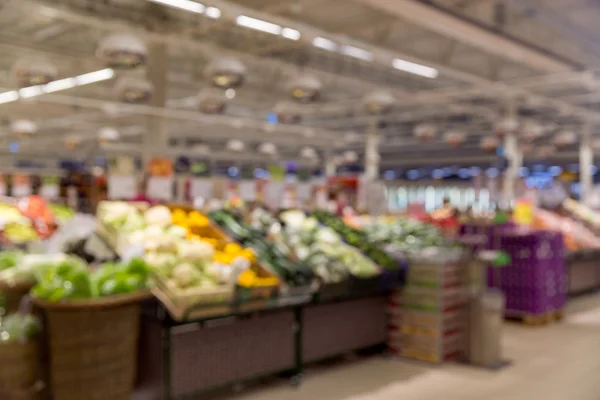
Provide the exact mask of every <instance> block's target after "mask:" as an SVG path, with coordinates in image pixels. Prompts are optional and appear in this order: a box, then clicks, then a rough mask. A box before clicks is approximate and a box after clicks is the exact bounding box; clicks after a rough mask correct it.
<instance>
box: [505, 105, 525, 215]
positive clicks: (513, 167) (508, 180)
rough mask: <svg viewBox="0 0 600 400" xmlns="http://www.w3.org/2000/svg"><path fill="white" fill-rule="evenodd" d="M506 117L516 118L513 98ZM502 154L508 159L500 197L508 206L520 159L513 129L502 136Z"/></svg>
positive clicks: (513, 196)
mask: <svg viewBox="0 0 600 400" xmlns="http://www.w3.org/2000/svg"><path fill="white" fill-rule="evenodd" d="M506 119H507V121H516V120H517V104H516V102H515V101H514V99H510V100H509V102H508V104H507V112H506ZM511 128H512V127H511ZM504 156H505V157H506V159H507V160H508V168H507V169H506V171H504V184H503V188H502V197H503V200H504V201H505V202H506V206H508V205H509V204H510V202H511V201H513V200H514V199H515V182H516V179H517V176H518V173H519V168H520V166H519V165H518V164H519V163H520V159H521V157H520V156H519V146H518V143H517V132H515V129H507V132H506V136H505V137H504Z"/></svg>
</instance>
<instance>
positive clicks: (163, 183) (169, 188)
mask: <svg viewBox="0 0 600 400" xmlns="http://www.w3.org/2000/svg"><path fill="white" fill-rule="evenodd" d="M147 195H148V197H150V198H151V199H155V200H164V201H170V200H173V178H172V177H170V176H152V177H151V178H150V179H148V188H147Z"/></svg>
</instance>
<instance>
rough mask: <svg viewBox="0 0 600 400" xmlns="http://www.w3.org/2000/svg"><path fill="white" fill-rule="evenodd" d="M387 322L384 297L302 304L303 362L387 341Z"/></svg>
mask: <svg viewBox="0 0 600 400" xmlns="http://www.w3.org/2000/svg"><path fill="white" fill-rule="evenodd" d="M386 321H387V316H386V298H385V297H384V296H378V297H367V298H364V299H358V300H347V301H340V302H336V303H329V304H319V305H310V306H306V307H303V309H302V335H301V349H302V361H303V362H305V363H306V362H313V361H318V360H321V359H326V358H329V357H333V356H336V355H341V354H344V353H347V352H351V351H354V350H359V349H364V348H368V347H371V346H375V345H379V344H382V343H385V341H386V338H387V326H386V324H387V322H386Z"/></svg>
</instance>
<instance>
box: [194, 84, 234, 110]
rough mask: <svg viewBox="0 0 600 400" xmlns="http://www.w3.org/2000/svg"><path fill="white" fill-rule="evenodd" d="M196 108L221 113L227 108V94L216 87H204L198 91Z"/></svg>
mask: <svg viewBox="0 0 600 400" xmlns="http://www.w3.org/2000/svg"><path fill="white" fill-rule="evenodd" d="M197 102H198V108H199V109H200V111H202V112H203V113H206V114H223V113H224V112H225V110H226V109H227V96H226V95H225V92H224V91H223V90H221V89H217V88H205V89H202V90H201V91H200V93H198V97H197Z"/></svg>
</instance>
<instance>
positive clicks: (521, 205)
mask: <svg viewBox="0 0 600 400" xmlns="http://www.w3.org/2000/svg"><path fill="white" fill-rule="evenodd" d="M533 215H534V208H533V203H532V202H531V200H529V199H518V200H517V201H516V202H515V208H514V210H513V220H514V221H515V222H516V223H517V224H519V225H525V226H529V225H531V224H532V223H533Z"/></svg>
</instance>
